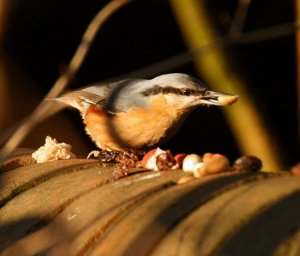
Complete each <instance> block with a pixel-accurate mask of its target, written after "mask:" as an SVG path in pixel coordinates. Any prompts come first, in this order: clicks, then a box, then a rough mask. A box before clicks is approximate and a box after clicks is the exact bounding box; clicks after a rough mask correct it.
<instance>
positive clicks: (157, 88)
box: [142, 85, 206, 96]
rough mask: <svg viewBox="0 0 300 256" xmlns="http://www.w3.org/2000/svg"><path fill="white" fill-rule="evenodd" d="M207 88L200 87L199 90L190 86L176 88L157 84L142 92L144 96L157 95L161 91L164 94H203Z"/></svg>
mask: <svg viewBox="0 0 300 256" xmlns="http://www.w3.org/2000/svg"><path fill="white" fill-rule="evenodd" d="M205 91H206V89H205V88H199V90H195V89H190V88H174V87H170V86H167V87H161V86H159V85H155V86H153V87H152V88H149V89H147V90H145V91H143V92H142V94H143V95H144V96H150V95H157V94H159V93H162V94H177V95H185V96H190V95H194V96H197V95H203V94H204V93H205Z"/></svg>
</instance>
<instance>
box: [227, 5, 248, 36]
mask: <svg viewBox="0 0 300 256" xmlns="http://www.w3.org/2000/svg"><path fill="white" fill-rule="evenodd" d="M250 2H251V0H239V2H238V6H237V8H236V10H235V14H234V17H233V20H232V22H231V26H230V28H229V32H228V37H229V38H230V39H234V38H237V37H239V36H240V35H241V33H242V31H243V27H244V23H245V21H246V17H247V13H248V9H249V5H250Z"/></svg>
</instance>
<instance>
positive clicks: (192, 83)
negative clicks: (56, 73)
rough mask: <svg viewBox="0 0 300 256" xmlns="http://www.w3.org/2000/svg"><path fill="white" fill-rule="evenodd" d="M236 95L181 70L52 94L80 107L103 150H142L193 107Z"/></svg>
mask: <svg viewBox="0 0 300 256" xmlns="http://www.w3.org/2000/svg"><path fill="white" fill-rule="evenodd" d="M237 99H238V96H236V95H230V94H225V93H220V92H214V91H209V90H208V89H207V87H206V86H205V85H204V84H203V83H202V82H201V81H200V80H198V79H196V78H194V77H192V76H189V75H186V74H180V73H174V74H165V75H161V76H158V77H155V78H153V79H151V80H144V79H128V80H123V81H120V82H115V83H109V84H96V85H92V86H89V87H86V88H84V89H82V90H78V91H73V92H70V93H67V94H65V95H63V96H62V97H60V98H57V100H58V101H62V102H64V103H65V104H68V105H70V106H72V107H74V108H77V109H78V110H79V111H80V114H81V116H82V118H83V121H84V124H85V126H86V132H87V133H88V134H89V135H90V137H91V138H92V140H93V141H94V142H95V143H96V145H97V146H98V147H99V148H101V149H104V150H117V151H120V150H123V149H128V148H134V149H141V148H148V147H152V146H155V145H157V144H160V143H162V142H164V141H166V140H167V139H169V138H170V137H172V136H173V135H174V134H175V133H176V132H177V131H178V130H179V128H180V126H181V125H182V123H183V122H184V120H185V119H186V117H187V116H188V115H189V113H190V112H191V111H192V110H193V109H195V108H196V107H198V106H202V105H217V106H227V105H231V104H233V103H234V102H236V101H237Z"/></svg>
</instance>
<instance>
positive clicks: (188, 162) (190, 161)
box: [182, 154, 202, 172]
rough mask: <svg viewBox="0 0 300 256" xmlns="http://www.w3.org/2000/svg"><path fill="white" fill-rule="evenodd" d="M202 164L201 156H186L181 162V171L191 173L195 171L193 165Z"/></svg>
mask: <svg viewBox="0 0 300 256" xmlns="http://www.w3.org/2000/svg"><path fill="white" fill-rule="evenodd" d="M198 163H202V158H201V156H199V155H197V154H190V155H187V156H186V157H185V158H184V159H183V162H182V170H183V171H185V172H193V171H194V170H195V165H196V164H198Z"/></svg>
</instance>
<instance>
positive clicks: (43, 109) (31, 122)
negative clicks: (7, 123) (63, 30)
mask: <svg viewBox="0 0 300 256" xmlns="http://www.w3.org/2000/svg"><path fill="white" fill-rule="evenodd" d="M131 1H132V0H112V1H111V2H109V3H108V4H107V5H106V6H105V7H104V8H103V9H101V10H100V11H99V12H98V13H97V15H96V16H95V17H94V19H93V20H92V21H91V23H90V24H89V26H88V28H87V29H86V31H85V33H84V35H83V37H82V41H81V43H80V44H79V46H78V48H77V50H76V52H75V54H74V56H73V58H72V60H71V61H70V64H69V67H68V68H67V71H66V72H64V73H63V74H62V75H61V76H60V77H59V78H58V80H57V81H56V83H55V84H54V85H53V87H52V88H51V90H50V91H49V92H48V94H47V95H46V96H45V99H47V98H50V99H51V98H55V97H57V96H58V95H59V94H60V93H61V92H62V91H63V90H64V89H65V88H66V87H67V85H68V84H69V83H70V82H71V81H72V79H73V78H74V75H75V74H76V73H77V72H78V70H79V68H80V67H81V65H82V63H83V61H84V60H85V58H86V56H87V53H88V51H89V49H90V48H91V45H92V42H93V41H94V39H95V37H96V35H97V33H98V31H99V30H100V28H101V27H102V26H103V24H104V23H105V21H106V20H107V19H108V18H109V17H110V16H111V15H112V14H113V13H115V12H116V11H117V10H118V9H120V8H121V7H123V6H124V5H126V4H128V3H129V2H131ZM51 107H52V104H51V102H49V101H44V100H43V101H42V102H41V103H40V104H39V105H38V106H37V107H36V109H35V110H34V112H33V113H32V114H31V115H30V116H29V117H28V118H26V119H25V121H24V122H23V123H22V125H21V126H20V127H19V128H18V129H17V130H16V132H15V133H14V134H13V135H12V137H11V138H10V139H9V140H8V141H7V143H6V144H5V145H4V147H3V149H2V150H1V152H0V162H1V161H3V160H4V159H5V158H6V157H7V155H9V154H10V153H11V152H12V150H14V149H15V148H16V147H17V146H18V145H19V144H20V143H21V142H22V140H23V139H24V138H25V137H26V135H27V134H28V133H29V132H30V131H31V130H32V128H33V127H34V126H35V125H36V124H38V123H39V122H40V119H42V118H43V117H44V116H45V115H46V114H47V112H48V111H49V109H51ZM47 116H48V115H47Z"/></svg>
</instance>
